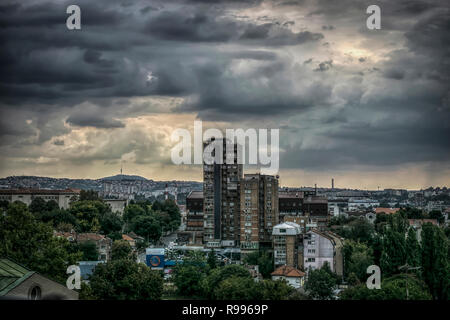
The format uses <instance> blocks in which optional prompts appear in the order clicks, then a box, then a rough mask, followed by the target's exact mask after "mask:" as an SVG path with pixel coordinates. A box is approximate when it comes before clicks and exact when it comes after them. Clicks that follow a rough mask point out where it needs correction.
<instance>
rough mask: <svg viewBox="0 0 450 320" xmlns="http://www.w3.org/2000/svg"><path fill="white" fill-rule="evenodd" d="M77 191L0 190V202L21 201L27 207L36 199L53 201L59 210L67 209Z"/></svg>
mask: <svg viewBox="0 0 450 320" xmlns="http://www.w3.org/2000/svg"><path fill="white" fill-rule="evenodd" d="M80 191H81V190H79V189H65V190H47V189H5V190H0V200H6V201H8V202H14V201H21V202H23V203H25V204H26V205H27V206H29V205H30V204H31V202H32V201H33V200H34V199H36V198H41V199H43V200H45V201H50V200H53V201H55V202H56V203H57V204H58V206H59V207H60V208H63V209H69V205H70V202H71V200H72V198H73V197H75V198H77V197H79V195H80Z"/></svg>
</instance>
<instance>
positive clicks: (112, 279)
mask: <svg viewBox="0 0 450 320" xmlns="http://www.w3.org/2000/svg"><path fill="white" fill-rule="evenodd" d="M89 287H90V288H89V290H88V292H89V294H90V295H91V296H92V297H95V298H96V299H99V300H160V299H161V294H162V291H163V279H162V276H161V273H160V272H158V271H155V270H151V269H150V268H149V267H147V266H146V265H144V264H142V263H135V262H132V261H130V260H114V261H109V262H107V263H101V264H99V265H97V266H96V267H95V270H94V273H93V274H92V275H91V277H90V278H89Z"/></svg>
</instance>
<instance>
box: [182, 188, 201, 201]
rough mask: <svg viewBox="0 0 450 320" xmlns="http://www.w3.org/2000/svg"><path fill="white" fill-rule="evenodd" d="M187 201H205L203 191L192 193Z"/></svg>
mask: <svg viewBox="0 0 450 320" xmlns="http://www.w3.org/2000/svg"><path fill="white" fill-rule="evenodd" d="M186 199H203V191H196V190H194V191H191V192H190V193H189V194H188V195H187V197H186Z"/></svg>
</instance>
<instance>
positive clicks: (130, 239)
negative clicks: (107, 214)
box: [122, 234, 134, 241]
mask: <svg viewBox="0 0 450 320" xmlns="http://www.w3.org/2000/svg"><path fill="white" fill-rule="evenodd" d="M122 239H123V240H126V241H134V239H133V238H132V237H130V236H128V235H126V234H123V235H122Z"/></svg>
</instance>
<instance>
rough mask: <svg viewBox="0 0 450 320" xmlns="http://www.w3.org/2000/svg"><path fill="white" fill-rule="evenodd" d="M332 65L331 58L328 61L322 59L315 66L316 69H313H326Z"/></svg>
mask: <svg viewBox="0 0 450 320" xmlns="http://www.w3.org/2000/svg"><path fill="white" fill-rule="evenodd" d="M332 67H333V60H328V61H322V62H321V63H319V65H318V66H317V68H316V69H314V71H321V72H323V71H327V70H329V69H330V68H332Z"/></svg>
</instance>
